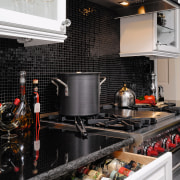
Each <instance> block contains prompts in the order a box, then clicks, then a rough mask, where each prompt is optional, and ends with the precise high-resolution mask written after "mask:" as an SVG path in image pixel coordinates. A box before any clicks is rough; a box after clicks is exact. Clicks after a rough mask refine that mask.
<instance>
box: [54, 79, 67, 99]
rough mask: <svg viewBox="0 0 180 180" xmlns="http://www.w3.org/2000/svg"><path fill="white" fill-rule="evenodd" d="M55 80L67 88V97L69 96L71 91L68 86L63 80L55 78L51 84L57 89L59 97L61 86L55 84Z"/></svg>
mask: <svg viewBox="0 0 180 180" xmlns="http://www.w3.org/2000/svg"><path fill="white" fill-rule="evenodd" d="M54 80H56V81H57V82H59V83H60V84H62V85H63V86H64V87H65V96H69V89H68V85H67V84H66V83H65V82H63V81H62V80H60V79H58V78H54V79H53V80H51V82H52V83H53V84H54V85H55V86H56V87H57V92H56V93H57V95H58V94H59V86H58V84H57V83H55V82H54Z"/></svg>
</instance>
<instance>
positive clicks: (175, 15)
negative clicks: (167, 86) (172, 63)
mask: <svg viewBox="0 0 180 180" xmlns="http://www.w3.org/2000/svg"><path fill="white" fill-rule="evenodd" d="M179 20H180V18H179V9H173V10H166V11H162V12H154V13H149V14H144V15H137V16H129V17H123V18H120V56H121V57H126V56H159V57H178V56H179V54H180V47H179V39H180V37H179V36H180V35H179V33H180V29H179Z"/></svg>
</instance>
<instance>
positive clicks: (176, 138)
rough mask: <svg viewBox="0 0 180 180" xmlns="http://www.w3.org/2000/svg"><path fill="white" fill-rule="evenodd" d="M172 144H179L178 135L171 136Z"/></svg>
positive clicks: (179, 138) (179, 137)
mask: <svg viewBox="0 0 180 180" xmlns="http://www.w3.org/2000/svg"><path fill="white" fill-rule="evenodd" d="M172 142H173V143H174V144H179V143H180V136H179V134H173V135H172Z"/></svg>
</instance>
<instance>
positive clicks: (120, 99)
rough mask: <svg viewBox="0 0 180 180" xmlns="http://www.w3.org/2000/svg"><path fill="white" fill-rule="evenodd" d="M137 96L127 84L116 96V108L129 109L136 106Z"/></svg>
mask: <svg viewBox="0 0 180 180" xmlns="http://www.w3.org/2000/svg"><path fill="white" fill-rule="evenodd" d="M135 99H136V94H135V92H134V91H133V90H131V89H129V88H127V87H126V84H124V86H123V87H122V88H121V89H120V90H118V91H117V92H116V94H115V106H116V107H120V108H124V107H125V108H127V107H131V106H133V105H135Z"/></svg>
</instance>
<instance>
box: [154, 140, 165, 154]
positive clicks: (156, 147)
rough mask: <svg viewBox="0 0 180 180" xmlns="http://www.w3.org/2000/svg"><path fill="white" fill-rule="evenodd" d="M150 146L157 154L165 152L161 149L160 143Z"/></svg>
mask: <svg viewBox="0 0 180 180" xmlns="http://www.w3.org/2000/svg"><path fill="white" fill-rule="evenodd" d="M152 146H153V148H154V150H155V151H157V152H164V151H165V149H164V148H162V147H161V145H160V143H158V142H155V143H153V144H152Z"/></svg>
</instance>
